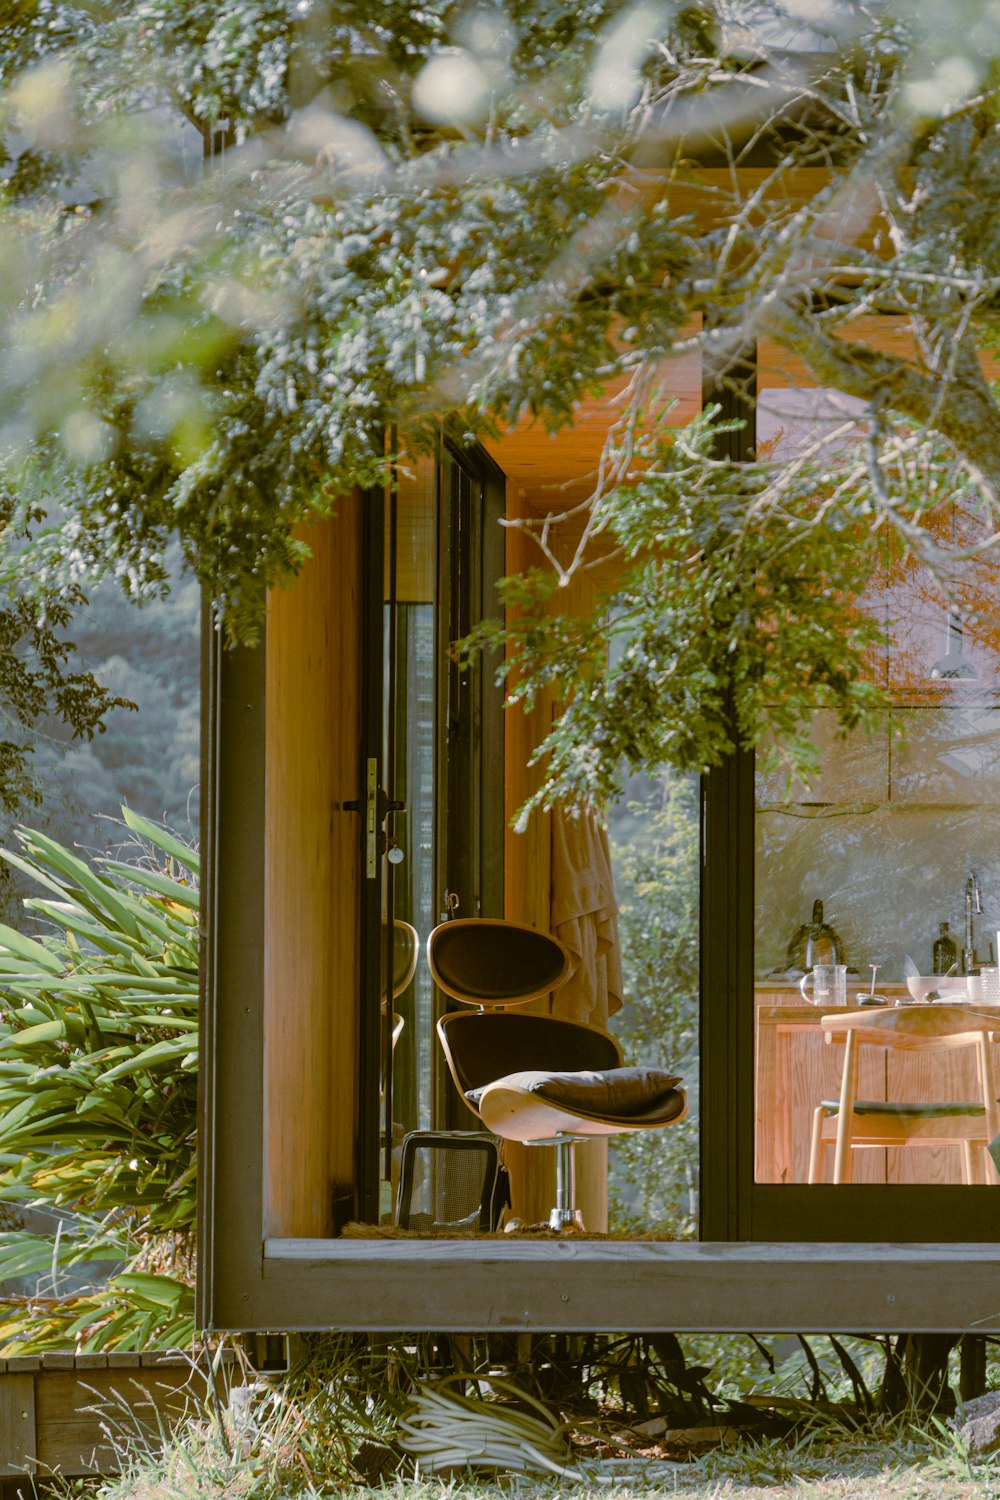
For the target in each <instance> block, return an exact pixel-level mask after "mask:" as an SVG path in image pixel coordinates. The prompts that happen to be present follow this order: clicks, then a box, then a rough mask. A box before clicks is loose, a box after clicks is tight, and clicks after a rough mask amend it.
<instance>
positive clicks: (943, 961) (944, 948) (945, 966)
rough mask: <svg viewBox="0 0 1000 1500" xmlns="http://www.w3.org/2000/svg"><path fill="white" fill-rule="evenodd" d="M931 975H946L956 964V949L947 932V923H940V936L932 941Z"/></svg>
mask: <svg viewBox="0 0 1000 1500" xmlns="http://www.w3.org/2000/svg"><path fill="white" fill-rule="evenodd" d="M933 955H934V956H933V968H932V969H931V973H932V974H947V972H948V970H949V969H952V968H954V967H955V965H956V964H957V963H958V948H957V946H956V944H955V941H954V939H953V938H952V936H951V934H950V933H949V931H948V923H947V922H942V923H941V936H940V937H938V938H935V939H934V948H933Z"/></svg>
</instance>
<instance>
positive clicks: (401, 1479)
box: [75, 1335, 1000, 1500]
mask: <svg viewBox="0 0 1000 1500" xmlns="http://www.w3.org/2000/svg"><path fill="white" fill-rule="evenodd" d="M755 1343H756V1345H757V1346H758V1347H759V1349H760V1351H761V1355H762V1357H765V1356H766V1357H767V1360H768V1381H769V1384H770V1385H771V1393H770V1394H769V1396H768V1402H769V1406H770V1403H771V1401H772V1398H773V1396H774V1394H775V1387H776V1385H777V1384H779V1383H780V1373H781V1370H784V1374H785V1377H786V1379H787V1380H789V1381H791V1380H792V1378H793V1371H794V1368H795V1367H797V1365H798V1359H797V1357H792V1356H791V1355H789V1356H788V1357H785V1358H783V1359H781V1361H780V1365H779V1368H778V1369H776V1368H775V1364H776V1363H777V1361H776V1359H775V1357H774V1356H775V1355H777V1356H781V1355H782V1353H783V1351H784V1343H783V1342H782V1341H780V1340H775V1341H772V1342H771V1344H770V1345H769V1346H765V1345H764V1344H763V1343H762V1342H761V1341H755ZM830 1343H831V1349H832V1345H833V1341H830ZM742 1347H743V1346H742V1344H741V1345H738V1346H734V1351H735V1352H734V1351H733V1350H730V1351H729V1357H728V1366H726V1355H727V1350H728V1348H729V1345H728V1343H727V1342H725V1341H717V1342H716V1343H715V1344H714V1348H713V1345H712V1344H709V1343H706V1344H705V1346H704V1350H703V1352H704V1354H705V1355H706V1356H707V1355H709V1354H711V1353H713V1352H714V1354H715V1355H716V1356H717V1358H716V1361H715V1368H713V1369H712V1370H709V1369H708V1367H707V1366H705V1365H690V1366H686V1367H684V1368H675V1369H674V1374H675V1376H676V1377H677V1379H678V1381H679V1382H680V1386H679V1387H678V1388H677V1389H676V1390H675V1397H680V1396H683V1404H682V1405H677V1404H676V1400H675V1401H674V1402H673V1403H670V1401H669V1393H667V1401H668V1404H667V1405H663V1406H662V1410H663V1411H664V1412H666V1413H667V1414H668V1415H667V1418H666V1422H667V1425H668V1426H669V1428H670V1431H669V1432H668V1433H667V1434H666V1435H664V1432H663V1427H664V1418H662V1417H660V1416H654V1418H653V1419H652V1421H650V1420H646V1419H644V1418H643V1416H642V1414H641V1413H637V1411H636V1409H635V1406H634V1405H630V1404H629V1403H626V1402H624V1400H623V1395H622V1392H623V1390H624V1389H625V1388H626V1387H623V1385H622V1382H621V1380H620V1378H616V1379H609V1370H610V1371H612V1372H613V1371H614V1370H616V1369H617V1370H618V1371H619V1376H620V1370H621V1366H620V1365H615V1364H613V1363H612V1364H611V1365H609V1364H608V1363H607V1359H608V1358H609V1357H612V1356H613V1357H615V1358H619V1357H620V1356H622V1355H623V1354H627V1353H628V1352H629V1346H628V1345H627V1344H624V1343H622V1341H620V1340H612V1341H611V1342H610V1343H609V1344H608V1345H607V1346H606V1348H604V1349H603V1351H602V1352H603V1359H604V1362H603V1363H602V1364H601V1366H600V1372H601V1379H600V1383H599V1385H598V1386H597V1387H595V1389H593V1390H592V1389H591V1388H590V1387H589V1386H587V1385H581V1384H579V1383H578V1384H577V1385H576V1386H575V1387H573V1386H572V1384H571V1381H569V1380H567V1381H564V1382H563V1383H562V1385H561V1386H560V1389H559V1393H558V1395H557V1394H556V1393H555V1390H554V1388H553V1381H554V1380H555V1381H556V1382H557V1383H558V1381H559V1380H560V1379H561V1378H562V1377H563V1376H567V1377H572V1375H573V1374H574V1373H576V1374H577V1375H579V1373H580V1369H581V1366H580V1365H579V1364H577V1365H576V1366H574V1367H572V1368H570V1367H569V1366H560V1365H559V1364H558V1363H557V1362H556V1360H555V1358H554V1356H555V1355H557V1354H559V1353H560V1351H561V1352H563V1353H570V1354H573V1355H574V1356H575V1355H578V1354H579V1352H580V1351H579V1348H578V1347H576V1346H575V1345H570V1346H567V1349H565V1350H562V1346H561V1344H552V1345H550V1346H549V1353H550V1354H552V1355H553V1362H552V1363H551V1364H550V1365H548V1366H546V1365H545V1364H544V1363H543V1362H542V1361H541V1360H536V1361H535V1362H534V1364H533V1365H531V1366H528V1365H523V1366H521V1367H519V1368H518V1369H517V1371H516V1372H515V1371H514V1370H513V1369H511V1371H510V1372H509V1378H510V1381H511V1383H512V1384H514V1385H515V1386H516V1390H514V1391H513V1392H512V1391H511V1390H510V1388H509V1386H507V1385H506V1384H505V1382H504V1380H503V1379H502V1378H498V1374H499V1371H498V1370H497V1369H496V1367H494V1366H491V1367H490V1368H489V1369H488V1370H487V1369H486V1368H485V1367H484V1366H483V1365H480V1367H479V1368H480V1370H481V1373H480V1375H479V1376H478V1377H476V1378H475V1379H472V1378H469V1377H465V1376H459V1375H457V1374H454V1373H453V1374H452V1375H451V1376H450V1377H449V1376H448V1371H449V1369H450V1370H451V1371H455V1370H456V1368H462V1369H466V1370H468V1369H469V1368H471V1367H472V1365H473V1363H474V1356H475V1345H474V1341H472V1340H471V1339H464V1340H457V1339H454V1340H452V1339H448V1338H447V1337H445V1336H439V1337H437V1338H431V1337H429V1336H419V1337H415V1336H410V1337H408V1338H406V1339H402V1338H387V1337H383V1338H380V1339H372V1340H366V1339H364V1338H363V1337H360V1336H357V1335H312V1336H308V1337H306V1338H303V1339H302V1341H301V1344H300V1346H299V1358H298V1360H297V1361H296V1362H295V1363H294V1364H293V1366H292V1368H291V1370H290V1371H289V1372H288V1373H286V1374H281V1375H276V1376H275V1375H272V1376H258V1375H256V1374H255V1373H254V1372H253V1370H251V1369H250V1367H249V1366H248V1365H247V1364H246V1363H245V1361H244V1360H243V1359H242V1357H241V1356H240V1354H239V1352H238V1351H237V1354H236V1362H235V1364H229V1365H226V1364H224V1362H223V1359H222V1355H221V1354H220V1353H219V1352H218V1351H217V1352H216V1358H215V1368H216V1370H218V1371H222V1370H223V1369H228V1370H230V1371H231V1372H233V1373H232V1374H231V1376H230V1378H231V1379H232V1381H233V1384H234V1389H233V1390H232V1391H231V1393H230V1394H229V1395H228V1398H227V1395H226V1392H225V1391H224V1390H223V1391H221V1393H220V1395H219V1396H218V1398H217V1399H216V1400H215V1401H214V1402H213V1401H208V1402H206V1403H205V1404H204V1405H203V1406H202V1407H200V1408H198V1409H197V1410H196V1411H195V1412H194V1413H193V1414H192V1416H191V1417H190V1418H189V1419H188V1420H187V1421H186V1422H185V1423H184V1424H183V1425H182V1426H181V1427H180V1428H178V1429H177V1430H175V1432H174V1433H173V1434H171V1435H169V1436H168V1435H164V1436H163V1440H162V1441H158V1442H157V1443H156V1444H155V1445H150V1446H148V1447H146V1448H145V1449H139V1448H136V1447H134V1446H133V1447H131V1448H128V1447H123V1448H122V1449H121V1453H122V1459H123V1473H122V1474H121V1476H120V1477H117V1478H113V1479H105V1480H102V1481H90V1482H88V1483H87V1484H86V1485H85V1486H83V1487H77V1489H76V1491H75V1493H76V1495H77V1497H78V1500H84V1496H86V1500H333V1497H335V1496H336V1497H340V1496H345V1495H351V1496H355V1495H358V1496H361V1495H365V1494H372V1495H378V1496H379V1497H380V1500H463V1497H468V1500H501V1497H511V1500H518V1497H521V1496H533V1497H534V1496H538V1497H539V1500H547V1497H549V1496H551V1497H553V1500H555V1497H557V1496H563V1495H568V1496H572V1497H574V1500H598V1497H601V1500H642V1497H646V1496H649V1497H652V1496H667V1495H676V1496H681V1497H691V1500H1000V1455H997V1456H995V1457H993V1458H990V1459H987V1460H982V1461H972V1460H970V1458H969V1456H968V1454H967V1452H966V1449H965V1446H964V1443H963V1442H962V1439H961V1438H960V1436H959V1434H958V1432H957V1431H956V1428H955V1427H954V1425H953V1424H952V1423H950V1422H948V1421H946V1420H944V1419H943V1418H938V1417H920V1418H918V1417H915V1416H913V1415H910V1416H898V1415H897V1416H888V1415H885V1414H874V1415H873V1414H871V1413H872V1412H873V1410H874V1409H873V1408H872V1407H871V1405H870V1404H865V1405H864V1410H865V1411H866V1412H868V1413H869V1415H868V1416H867V1417H864V1418H862V1417H861V1416H860V1410H861V1408H860V1407H859V1406H858V1404H857V1403H853V1404H848V1405H846V1406H837V1405H835V1404H834V1399H831V1398H835V1399H836V1400H839V1401H844V1400H848V1401H849V1398H850V1391H851V1387H852V1384H853V1382H852V1381H850V1380H848V1379H847V1376H846V1375H845V1373H844V1370H843V1369H842V1370H841V1376H842V1377H843V1378H842V1380H841V1384H840V1387H839V1388H836V1387H835V1385H834V1376H835V1373H836V1372H835V1370H834V1367H833V1364H832V1363H831V1364H830V1365H829V1369H822V1368H821V1367H822V1366H824V1365H825V1364H826V1363H827V1362H828V1361H829V1356H830V1353H831V1350H827V1349H826V1347H825V1341H822V1340H818V1339H817V1340H815V1341H814V1347H813V1349H812V1351H811V1352H812V1362H809V1361H807V1362H806V1367H805V1369H804V1370H800V1371H799V1373H798V1375H797V1376H795V1377H794V1378H795V1380H796V1381H797V1383H798V1385H799V1389H801V1386H802V1381H803V1380H806V1381H809V1382H813V1381H815V1380H816V1378H817V1376H816V1369H817V1368H820V1372H821V1374H822V1375H823V1379H824V1395H823V1397H822V1399H817V1400H812V1399H800V1398H797V1397H792V1396H788V1397H786V1398H785V1405H786V1407H787V1406H788V1405H789V1403H790V1402H794V1401H797V1409H796V1412H795V1416H794V1419H792V1418H791V1417H789V1418H786V1419H785V1420H782V1418H781V1417H779V1416H776V1414H775V1412H774V1409H773V1407H771V1410H770V1415H769V1416H768V1417H767V1418H766V1421H767V1422H768V1423H769V1425H768V1426H766V1427H764V1428H762V1427H761V1426H760V1424H759V1421H758V1416H757V1415H755V1413H756V1411H757V1408H755V1407H753V1406H752V1405H750V1404H748V1401H743V1402H735V1401H733V1400H731V1399H724V1400H721V1401H720V1400H719V1399H718V1398H717V1397H716V1396H715V1395H713V1396H712V1398H711V1400H710V1401H709V1403H708V1404H707V1405H703V1407H702V1410H701V1413H700V1417H701V1421H700V1423H699V1422H698V1420H697V1416H698V1414H697V1413H696V1412H695V1411H694V1410H693V1409H692V1406H691V1402H692V1400H693V1395H692V1393H694V1394H695V1395H696V1394H697V1393H698V1391H699V1390H700V1389H701V1388H702V1387H701V1385H700V1381H701V1378H702V1376H703V1375H705V1376H707V1375H709V1374H711V1375H712V1377H713V1384H715V1383H716V1381H717V1379H718V1377H719V1376H720V1374H722V1375H723V1384H726V1385H729V1386H730V1387H732V1386H733V1385H735V1384H736V1383H737V1382H736V1370H737V1359H736V1354H737V1353H738V1352H739V1349H740V1348H742ZM852 1347H853V1349H854V1352H855V1353H856V1354H857V1355H858V1356H859V1358H862V1357H864V1356H865V1354H866V1350H867V1349H869V1348H870V1347H871V1346H870V1344H869V1345H866V1344H865V1343H863V1342H861V1341H858V1342H856V1343H855V1344H854V1345H853V1346H852ZM671 1351H672V1345H671V1344H670V1343H669V1342H663V1341H661V1343H660V1349H659V1354H660V1357H661V1363H660V1366H659V1378H660V1379H661V1381H662V1377H663V1375H664V1372H665V1371H666V1369H667V1367H668V1364H669V1360H670V1356H671ZM535 1352H536V1353H540V1352H541V1347H540V1346H536V1348H535ZM633 1352H634V1351H633ZM834 1352H835V1351H834ZM630 1368H633V1369H634V1368H635V1366H634V1365H632V1366H630ZM852 1368H854V1369H855V1371H856V1367H852ZM546 1370H547V1371H548V1374H547V1376H546ZM874 1373H875V1371H874V1368H873V1370H872V1371H868V1370H866V1376H871V1375H874ZM993 1373H994V1376H995V1374H996V1368H995V1364H994V1367H993ZM532 1374H534V1377H535V1380H534V1382H533V1381H532ZM442 1377H444V1379H443V1381H442ZM776 1377H778V1378H777V1379H776ZM546 1379H547V1381H548V1386H549V1389H548V1390H547V1392H546V1393H545V1394H544V1396H543V1408H544V1409H541V1410H540V1408H539V1406H538V1405H534V1406H532V1405H531V1404H530V1403H529V1404H528V1405H525V1403H524V1401H523V1400H522V1399H521V1397H522V1396H523V1395H525V1394H526V1393H527V1392H528V1391H529V1390H533V1391H534V1394H535V1395H536V1396H537V1395H538V1394H539V1393H540V1386H541V1385H542V1384H543V1383H545V1381H546ZM744 1379H745V1380H749V1379H750V1374H749V1370H748V1369H747V1362H746V1361H744ZM421 1391H430V1392H432V1393H433V1396H432V1399H430V1400H427V1401H424V1402H423V1403H422V1406H423V1410H424V1412H425V1413H429V1414H430V1416H431V1417H433V1419H434V1423H438V1420H439V1419H440V1423H439V1425H434V1424H432V1423H429V1424H428V1425H433V1430H434V1434H435V1438H436V1439H438V1441H437V1442H436V1444H435V1447H434V1451H435V1452H440V1450H441V1448H442V1447H449V1446H450V1448H451V1449H452V1450H456V1449H457V1448H459V1447H460V1446H461V1441H462V1440H464V1441H465V1444H466V1446H465V1449H464V1451H466V1452H473V1451H482V1450H481V1449H476V1448H475V1447H474V1445H473V1444H472V1443H471V1442H470V1441H469V1438H470V1434H469V1430H468V1426H465V1427H464V1428H462V1424H463V1423H465V1422H466V1418H468V1422H469V1423H471V1425H472V1426H473V1427H475V1426H476V1424H479V1426H480V1428H481V1430H482V1431H483V1433H484V1436H483V1438H482V1441H483V1442H487V1441H489V1442H491V1443H493V1444H494V1445H497V1447H499V1446H501V1445H503V1444H504V1443H505V1442H506V1443H508V1451H510V1447H509V1445H510V1444H511V1443H513V1441H514V1440H513V1437H512V1434H514V1433H515V1432H517V1433H520V1434H521V1435H522V1436H524V1435H525V1434H527V1436H524V1443H525V1444H528V1443H535V1444H537V1447H538V1449H539V1450H541V1451H543V1452H545V1451H546V1443H545V1436H546V1434H545V1433H544V1432H543V1433H542V1436H541V1437H539V1435H538V1427H539V1423H538V1421H537V1420H536V1421H535V1424H534V1434H532V1423H531V1421H528V1422H526V1421H525V1418H526V1417H531V1418H534V1419H537V1418H538V1417H539V1415H540V1416H541V1418H542V1419H543V1421H542V1423H541V1426H542V1427H543V1428H544V1425H545V1421H544V1419H545V1418H546V1413H547V1412H549V1413H557V1414H558V1417H561V1418H562V1419H564V1420H565V1423H566V1427H565V1429H563V1428H562V1426H561V1425H560V1423H559V1421H558V1417H553V1423H554V1428H553V1430H552V1431H550V1432H549V1433H548V1436H549V1437H550V1438H552V1439H553V1442H554V1446H553V1447H552V1448H550V1449H549V1450H548V1452H549V1455H550V1456H551V1454H552V1453H555V1455H556V1458H557V1461H558V1463H559V1464H561V1465H562V1466H564V1467H566V1468H569V1469H571V1470H572V1473H571V1474H567V1475H565V1476H563V1477H552V1476H551V1475H547V1474H538V1473H526V1472H525V1473H518V1472H507V1473H505V1474H503V1475H502V1476H496V1475H493V1474H487V1473H479V1474H477V1473H475V1472H473V1471H470V1470H467V1469H461V1470H458V1469H456V1470H451V1471H448V1472H445V1473H444V1474H443V1475H442V1476H440V1477H439V1476H437V1475H434V1474H432V1473H430V1472H429V1471H428V1469H427V1468H424V1469H423V1470H420V1469H417V1470H416V1471H415V1470H414V1467H413V1464H412V1461H411V1460H409V1459H407V1458H405V1457H403V1456H402V1455H401V1451H400V1441H399V1439H400V1435H401V1432H400V1422H401V1418H403V1416H404V1414H411V1415H412V1413H413V1410H414V1406H413V1398H414V1393H415V1392H421ZM744 1393H745V1394H749V1393H747V1392H746V1391H745V1387H744ZM512 1396H513V1398H514V1399H513V1400H512V1399H511V1397H512ZM662 1396H663V1388H662V1385H661V1397H662ZM445 1398H449V1399H445ZM760 1415H762V1414H760ZM687 1417H690V1421H689V1422H688V1421H686V1420H685V1418H687ZM706 1422H714V1423H715V1424H716V1426H715V1428H714V1429H709V1430H707V1429H706V1427H705V1425H704V1424H705V1423H706ZM739 1422H742V1423H744V1424H745V1423H747V1422H750V1423H753V1424H754V1425H753V1428H752V1430H753V1432H754V1433H755V1434H758V1435H757V1436H755V1437H749V1436H747V1435H746V1434H745V1431H744V1432H742V1433H741V1432H739V1431H738V1430H737V1425H736V1424H737V1423H739ZM727 1423H730V1424H732V1425H728V1426H727ZM685 1426H688V1427H693V1428H694V1429H695V1431H694V1432H691V1431H688V1433H687V1436H685V1435H684V1434H683V1432H682V1431H681V1430H679V1429H682V1428H683V1427H685ZM460 1429H461V1431H460ZM720 1429H721V1437H720ZM761 1431H767V1432H769V1433H771V1434H772V1435H770V1436H767V1437H763V1436H760V1435H759V1434H760V1432H761ZM425 1432H426V1429H422V1434H423V1433H425ZM565 1432H568V1433H570V1434H571V1437H572V1451H571V1452H570V1453H569V1454H568V1455H567V1453H566V1451H565V1448H564V1447H560V1445H561V1444H563V1443H564V1433H565ZM700 1434H706V1436H708V1437H709V1440H708V1441H704V1440H703V1441H701V1442H700V1443H699V1444H698V1445H694V1437H695V1436H696V1435H700ZM710 1434H712V1435H710ZM685 1444H687V1447H685ZM658 1445H660V1446H658ZM497 1447H495V1449H494V1451H497ZM524 1456H525V1452H524V1447H523V1446H522V1447H521V1448H520V1449H518V1448H517V1447H516V1445H515V1447H514V1451H513V1457H514V1459H515V1462H516V1461H517V1460H518V1459H523V1458H524Z"/></svg>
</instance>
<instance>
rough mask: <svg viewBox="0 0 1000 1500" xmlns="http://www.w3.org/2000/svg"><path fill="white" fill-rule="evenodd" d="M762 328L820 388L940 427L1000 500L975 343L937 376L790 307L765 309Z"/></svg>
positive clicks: (992, 410)
mask: <svg viewBox="0 0 1000 1500" xmlns="http://www.w3.org/2000/svg"><path fill="white" fill-rule="evenodd" d="M761 325H762V328H763V329H764V330H766V332H767V333H769V334H770V336H771V337H772V338H773V339H775V340H776V341H777V343H779V344H781V346H782V347H783V348H785V349H787V350H789V351H790V352H791V353H795V354H798V355H799V356H800V358H801V359H803V360H804V361H805V363H806V364H807V365H808V366H809V368H810V370H811V371H812V373H813V374H814V375H815V376H816V378H817V380H819V381H820V382H821V383H822V384H823V385H832V386H836V387H837V389H838V390H840V391H843V392H844V393H845V394H846V395H849V396H857V397H859V398H860V399H861V400H862V401H868V402H872V403H874V404H875V405H876V406H884V407H888V408H890V409H891V410H893V411H896V412H899V413H900V415H902V416H905V417H910V418H912V420H913V421H915V422H920V423H922V424H924V425H926V426H928V427H933V428H934V430H935V431H937V432H940V433H941V435H942V436H943V437H945V438H947V439H948V441H949V442H950V443H952V444H953V445H954V447H955V448H956V450H957V451H958V452H959V453H960V454H961V455H962V457H963V458H964V459H965V460H966V462H967V463H968V464H969V467H970V468H971V469H972V470H973V472H974V474H975V477H976V478H977V479H978V480H979V481H980V483H982V484H983V485H984V486H985V487H986V489H987V490H988V491H989V492H990V494H991V495H992V496H993V498H994V499H998V500H1000V408H998V406H997V403H996V401H995V400H994V398H993V395H992V393H991V391H990V388H989V384H988V382H987V380H986V378H985V376H984V375H983V373H982V370H981V368H980V365H979V360H978V358H977V357H976V355H975V349H974V346H973V345H972V343H971V341H969V340H966V341H963V346H962V348H961V349H960V351H959V357H958V359H957V360H956V361H955V368H954V370H953V372H952V373H950V374H949V375H948V376H942V377H940V378H935V376H934V375H933V374H930V373H925V372H923V371H921V370H918V369H917V368H915V366H914V365H912V364H910V363H909V361H907V360H905V359H902V358H900V357H899V356H898V355H895V354H888V353H886V352H885V351H883V350H879V349H872V348H870V347H869V346H868V345H867V344H861V343H856V342H852V341H849V340H847V339H840V338H836V337H834V336H832V335H830V334H827V333H824V332H823V331H822V330H821V329H820V328H819V327H817V325H816V323H815V321H814V320H813V319H812V318H811V317H810V316H809V315H808V313H805V312H800V311H797V310H796V309H794V308H792V307H789V306H787V305H777V306H772V307H770V308H768V309H766V310H765V311H764V313H763V316H762V318H761Z"/></svg>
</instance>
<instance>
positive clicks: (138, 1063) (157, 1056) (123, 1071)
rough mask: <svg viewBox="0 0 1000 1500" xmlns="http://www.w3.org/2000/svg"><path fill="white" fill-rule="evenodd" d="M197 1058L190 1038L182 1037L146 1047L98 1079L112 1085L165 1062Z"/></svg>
mask: <svg viewBox="0 0 1000 1500" xmlns="http://www.w3.org/2000/svg"><path fill="white" fill-rule="evenodd" d="M189 1054H190V1055H191V1056H192V1057H194V1058H196V1057H197V1054H196V1053H192V1050H191V1038H190V1036H182V1037H177V1038H175V1039H172V1040H170V1041H164V1042H154V1043H153V1045H152V1046H151V1047H144V1048H143V1050H142V1051H141V1052H139V1053H137V1055H136V1056H135V1057H131V1058H129V1059H128V1061H127V1062H122V1063H118V1064H117V1066H116V1067H114V1068H109V1069H108V1071H107V1072H106V1073H102V1074H101V1076H100V1078H99V1079H98V1082H99V1083H110V1082H111V1080H112V1079H115V1078H124V1077H126V1076H127V1075H128V1074H129V1073H141V1072H143V1071H144V1070H145V1069H154V1068H156V1067H159V1066H160V1065H161V1064H163V1063H165V1062H173V1061H175V1060H177V1059H183V1058H184V1057H185V1056H186V1055H189Z"/></svg>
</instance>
